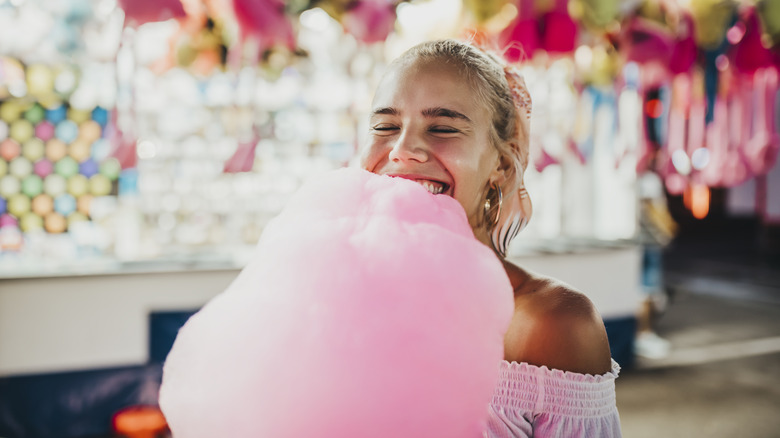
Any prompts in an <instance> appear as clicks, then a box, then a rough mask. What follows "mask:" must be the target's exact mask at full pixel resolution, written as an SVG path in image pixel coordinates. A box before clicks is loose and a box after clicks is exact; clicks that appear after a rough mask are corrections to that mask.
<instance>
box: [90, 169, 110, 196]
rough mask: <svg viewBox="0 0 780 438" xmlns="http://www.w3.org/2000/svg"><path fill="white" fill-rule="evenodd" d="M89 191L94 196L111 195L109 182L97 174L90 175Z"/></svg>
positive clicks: (103, 176)
mask: <svg viewBox="0 0 780 438" xmlns="http://www.w3.org/2000/svg"><path fill="white" fill-rule="evenodd" d="M89 191H90V193H92V194H93V195H95V196H106V195H108V194H109V193H111V180H110V179H108V178H107V177H106V176H105V175H101V174H99V173H98V174H97V175H92V176H91V177H90V178H89Z"/></svg>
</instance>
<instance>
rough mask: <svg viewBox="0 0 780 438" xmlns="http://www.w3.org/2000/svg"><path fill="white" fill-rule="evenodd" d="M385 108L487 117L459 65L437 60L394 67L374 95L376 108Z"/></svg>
mask: <svg viewBox="0 0 780 438" xmlns="http://www.w3.org/2000/svg"><path fill="white" fill-rule="evenodd" d="M384 107H392V108H395V109H397V110H399V111H400V112H404V111H415V112H416V111H417V110H422V109H426V108H432V107H441V108H448V109H453V110H456V111H459V112H462V113H464V114H466V115H467V116H469V118H471V119H472V120H475V119H479V118H480V117H479V116H481V115H484V114H482V113H486V109H485V108H484V105H482V104H481V100H480V99H479V98H478V95H477V93H476V92H475V91H474V87H473V86H472V84H471V82H470V81H469V80H468V77H467V76H466V74H465V73H464V72H463V71H461V70H460V69H459V67H458V66H456V65H453V64H450V63H446V62H441V61H436V60H425V61H421V60H414V61H411V62H410V61H406V62H400V63H396V64H393V65H391V66H390V67H389V69H388V71H387V72H386V73H385V75H384V77H383V78H382V80H381V81H380V83H379V86H378V87H377V90H376V94H375V95H374V102H373V108H374V109H376V108H384Z"/></svg>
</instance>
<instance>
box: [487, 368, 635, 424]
mask: <svg viewBox="0 0 780 438" xmlns="http://www.w3.org/2000/svg"><path fill="white" fill-rule="evenodd" d="M499 367H500V368H499V369H500V372H499V380H498V385H497V386H496V389H495V391H494V392H493V401H492V402H491V404H490V408H489V418H488V427H487V430H486V431H485V433H484V434H483V437H484V438H526V437H536V438H542V437H567V438H568V437H576V438H590V437H593V438H596V437H599V438H619V437H620V436H621V432H620V417H619V416H618V410H617V405H616V404H615V379H616V378H617V376H618V374H619V372H620V366H619V365H618V364H617V362H615V361H614V360H613V361H612V370H611V371H609V372H608V373H606V374H602V375H591V374H580V373H572V372H568V371H561V370H557V369H550V368H547V367H545V366H542V367H537V366H534V365H529V364H527V363H517V362H511V363H510V362H507V361H501V364H500V365H499Z"/></svg>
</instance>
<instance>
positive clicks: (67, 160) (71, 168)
mask: <svg viewBox="0 0 780 438" xmlns="http://www.w3.org/2000/svg"><path fill="white" fill-rule="evenodd" d="M54 172H55V173H57V174H58V175H62V177H63V178H69V177H71V176H73V175H75V174H77V173H79V163H77V162H76V160H74V159H73V158H71V157H63V158H62V159H60V160H59V161H57V162H56V163H54Z"/></svg>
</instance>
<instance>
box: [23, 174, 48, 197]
mask: <svg viewBox="0 0 780 438" xmlns="http://www.w3.org/2000/svg"><path fill="white" fill-rule="evenodd" d="M41 192H43V179H41V177H40V176H38V175H29V176H27V177H25V178H24V179H23V180H22V193H24V194H25V195H27V196H29V197H30V198H34V197H36V196H38V195H40V194H41Z"/></svg>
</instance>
